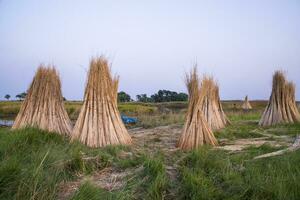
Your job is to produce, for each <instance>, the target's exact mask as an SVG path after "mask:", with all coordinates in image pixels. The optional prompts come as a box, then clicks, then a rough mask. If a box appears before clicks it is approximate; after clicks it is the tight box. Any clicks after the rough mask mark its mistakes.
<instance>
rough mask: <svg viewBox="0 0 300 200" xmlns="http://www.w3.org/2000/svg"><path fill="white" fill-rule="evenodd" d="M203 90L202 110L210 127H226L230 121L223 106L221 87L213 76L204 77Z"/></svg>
mask: <svg viewBox="0 0 300 200" xmlns="http://www.w3.org/2000/svg"><path fill="white" fill-rule="evenodd" d="M201 92H202V93H203V103H202V107H201V110H202V112H203V116H204V118H205V120H206V121H207V123H208V125H209V127H210V128H211V129H212V130H213V131H214V130H218V129H221V128H224V127H225V126H226V124H228V123H230V122H229V120H228V118H227V117H226V115H225V113H224V111H223V108H222V104H221V100H220V96H219V87H218V85H217V83H216V82H215V81H214V79H213V78H212V77H204V79H203V80H202V85H201Z"/></svg>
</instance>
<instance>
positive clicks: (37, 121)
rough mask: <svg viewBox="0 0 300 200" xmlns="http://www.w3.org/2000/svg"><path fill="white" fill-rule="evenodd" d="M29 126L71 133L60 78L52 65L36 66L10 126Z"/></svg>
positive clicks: (64, 133)
mask: <svg viewBox="0 0 300 200" xmlns="http://www.w3.org/2000/svg"><path fill="white" fill-rule="evenodd" d="M29 126H31V127H37V128H40V129H43V130H47V131H51V132H57V133H59V134H62V135H69V134H70V133H71V121H70V119H69V117H68V114H67V112H66V110H65V108H64V102H63V97H62V93H61V83H60V79H59V76H58V73H57V72H56V70H55V69H54V67H52V66H48V67H45V66H43V65H41V66H40V67H39V68H38V70H37V72H36V74H35V77H34V79H33V81H32V83H31V85H30V88H29V90H28V93H27V96H26V98H25V100H24V102H23V104H22V106H21V109H20V111H19V113H18V116H17V118H16V120H15V122H14V125H13V127H12V128H13V129H19V128H23V127H29Z"/></svg>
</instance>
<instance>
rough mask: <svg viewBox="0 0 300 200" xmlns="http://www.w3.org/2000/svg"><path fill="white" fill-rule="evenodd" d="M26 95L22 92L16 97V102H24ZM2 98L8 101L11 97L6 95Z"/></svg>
mask: <svg viewBox="0 0 300 200" xmlns="http://www.w3.org/2000/svg"><path fill="white" fill-rule="evenodd" d="M26 95H27V93H26V92H22V93H20V94H17V95H16V99H18V100H20V101H21V100H24V99H25V97H26ZM4 98H5V99H6V100H7V101H8V100H9V99H10V98H11V96H10V94H6V95H5V96H4Z"/></svg>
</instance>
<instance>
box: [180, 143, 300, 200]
mask: <svg viewBox="0 0 300 200" xmlns="http://www.w3.org/2000/svg"><path fill="white" fill-rule="evenodd" d="M274 150H276V148H272V147H270V146H266V145H264V146H262V147H260V148H249V149H248V152H247V153H243V154H237V155H229V154H227V153H226V152H224V151H221V150H212V149H210V148H209V147H205V146H204V147H202V148H200V149H198V150H196V151H193V152H191V153H189V154H188V155H187V157H186V158H185V159H184V161H182V162H181V164H180V183H181V191H180V194H179V195H181V196H180V199H194V200H196V199H257V200H258V199H270V200H275V199H278V200H279V199H290V200H292V199H299V196H300V182H299V180H300V168H299V163H300V151H297V152H293V153H290V154H286V155H284V156H280V157H274V158H268V159H262V160H251V158H253V156H254V155H260V154H262V153H267V152H270V151H274Z"/></svg>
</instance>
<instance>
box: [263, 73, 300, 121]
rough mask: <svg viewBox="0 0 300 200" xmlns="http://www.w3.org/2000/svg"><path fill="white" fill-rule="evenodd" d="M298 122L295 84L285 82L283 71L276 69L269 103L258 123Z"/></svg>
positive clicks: (299, 116)
mask: <svg viewBox="0 0 300 200" xmlns="http://www.w3.org/2000/svg"><path fill="white" fill-rule="evenodd" d="M294 122H300V114H299V111H298V109H297V106H296V101H295V85H294V84H293V83H292V82H287V81H286V79H285V76H284V74H283V72H281V71H276V72H275V74H274V76H273V87H272V93H271V96H270V100H269V103H268V105H267V107H266V109H265V111H264V113H263V115H262V117H261V120H260V122H259V125H261V126H270V125H275V124H279V123H294Z"/></svg>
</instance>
